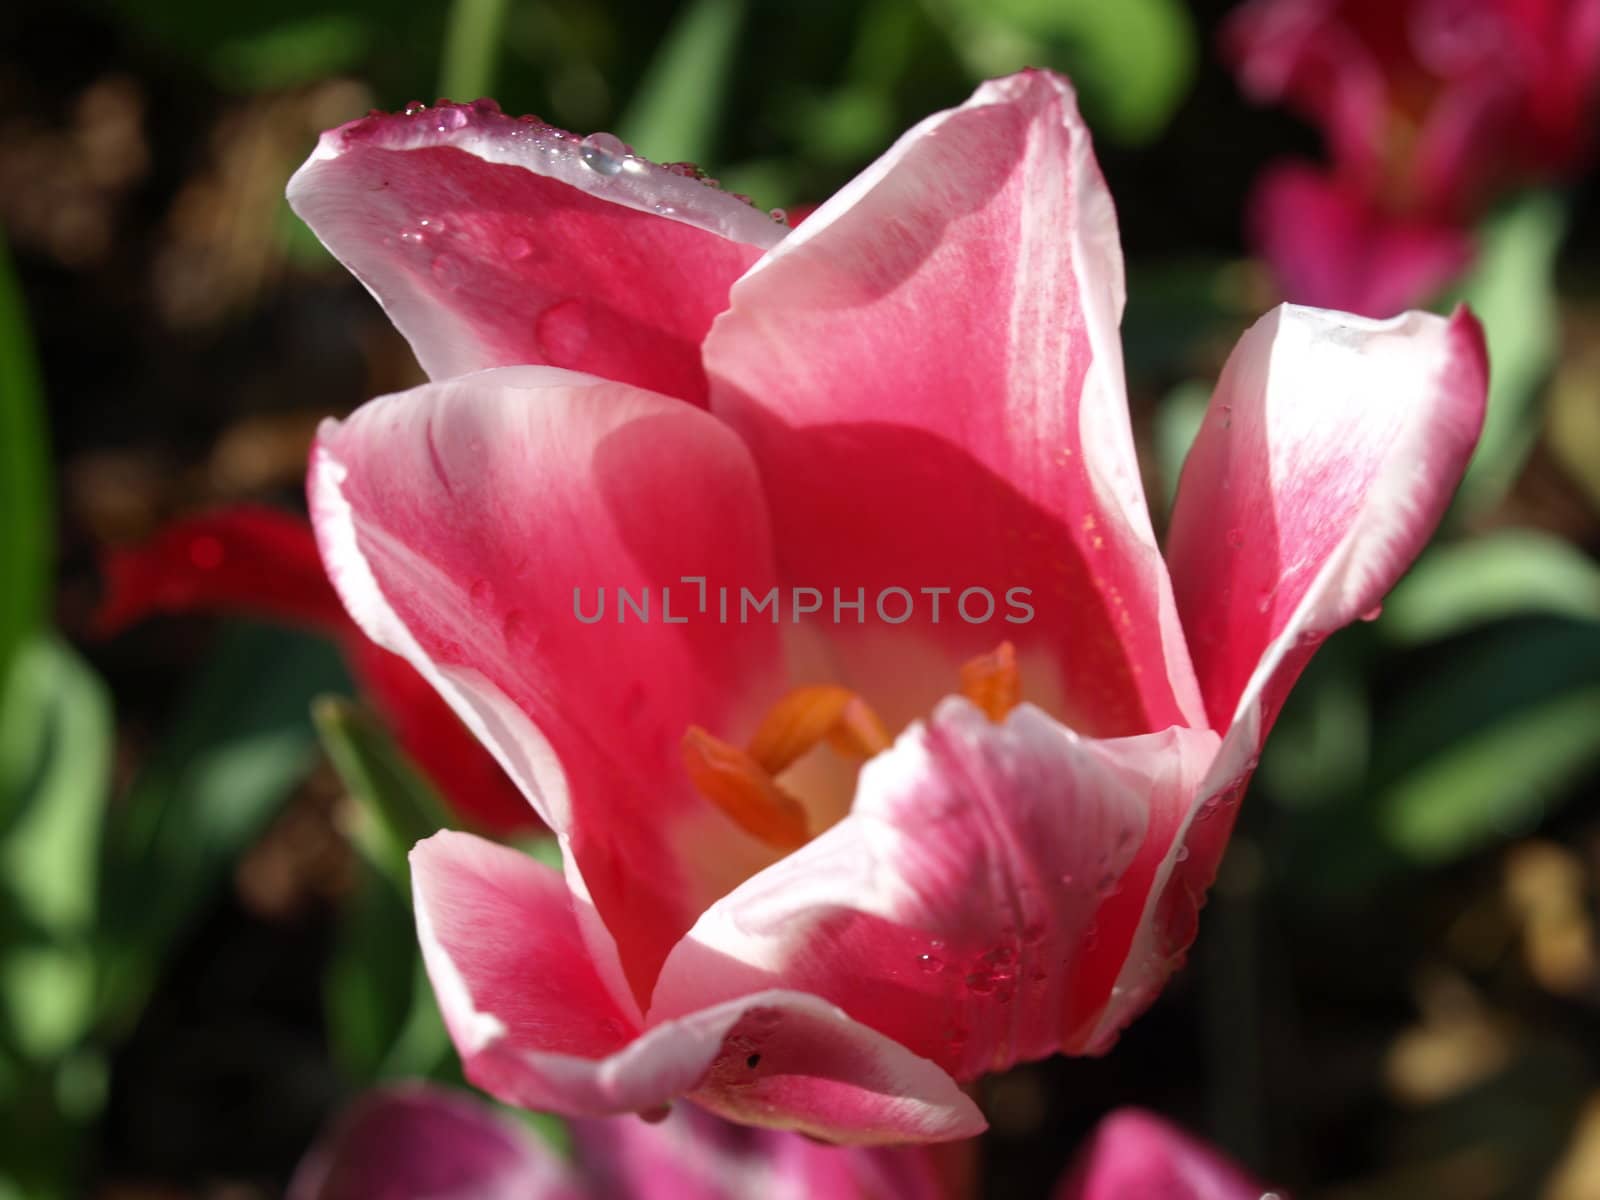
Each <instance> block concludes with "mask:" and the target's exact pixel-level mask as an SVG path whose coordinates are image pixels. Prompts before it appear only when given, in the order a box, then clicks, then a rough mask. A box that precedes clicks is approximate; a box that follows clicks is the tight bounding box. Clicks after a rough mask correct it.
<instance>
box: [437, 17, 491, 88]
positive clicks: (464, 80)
mask: <svg viewBox="0 0 1600 1200" xmlns="http://www.w3.org/2000/svg"><path fill="white" fill-rule="evenodd" d="M506 7H507V0H453V3H452V4H451V5H450V16H449V21H448V23H447V24H446V26H445V34H444V62H443V63H442V64H441V66H440V68H439V94H440V95H441V96H448V97H450V98H451V99H452V100H463V101H464V100H476V99H478V98H479V97H480V96H487V95H489V94H490V93H491V92H492V91H494V82H495V69H496V67H497V66H498V65H499V62H500V47H501V44H502V42H503V41H504V30H505V23H506Z"/></svg>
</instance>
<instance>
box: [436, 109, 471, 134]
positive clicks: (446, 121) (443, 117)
mask: <svg viewBox="0 0 1600 1200" xmlns="http://www.w3.org/2000/svg"><path fill="white" fill-rule="evenodd" d="M466 123H467V114H466V113H465V112H464V111H463V110H462V109H459V108H443V109H440V110H439V132H440V133H449V132H450V131H451V130H452V129H460V128H461V127H462V126H463V125H465V124H466Z"/></svg>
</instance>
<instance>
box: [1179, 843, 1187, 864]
mask: <svg viewBox="0 0 1600 1200" xmlns="http://www.w3.org/2000/svg"><path fill="white" fill-rule="evenodd" d="M1176 861H1178V862H1188V861H1189V847H1187V846H1179V847H1178V854H1177V860H1176Z"/></svg>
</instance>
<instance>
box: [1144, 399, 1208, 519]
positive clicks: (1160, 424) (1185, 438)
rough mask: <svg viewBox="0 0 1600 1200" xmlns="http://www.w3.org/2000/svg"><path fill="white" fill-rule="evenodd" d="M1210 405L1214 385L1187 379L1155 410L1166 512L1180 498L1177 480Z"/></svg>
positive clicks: (1156, 441) (1158, 453)
mask: <svg viewBox="0 0 1600 1200" xmlns="http://www.w3.org/2000/svg"><path fill="white" fill-rule="evenodd" d="M1210 403H1211V384H1209V383H1207V382H1205V381H1204V380H1200V379H1190V380H1185V381H1184V382H1183V383H1180V384H1179V385H1178V386H1177V387H1175V388H1173V389H1172V390H1171V391H1170V392H1168V393H1167V395H1166V396H1165V398H1164V399H1163V400H1162V402H1161V406H1160V407H1159V408H1158V409H1156V429H1155V435H1156V436H1155V450H1156V463H1157V465H1158V466H1159V467H1160V469H1161V486H1162V492H1163V499H1164V500H1165V502H1166V506H1167V511H1168V512H1171V511H1172V503H1173V501H1174V500H1176V499H1177V497H1178V480H1179V479H1180V478H1181V477H1182V475H1183V463H1184V460H1185V459H1186V458H1188V457H1189V447H1190V446H1192V445H1194V439H1195V437H1196V436H1197V435H1198V434H1199V432H1200V426H1201V425H1202V424H1204V423H1205V419H1206V408H1207V406H1209V405H1210Z"/></svg>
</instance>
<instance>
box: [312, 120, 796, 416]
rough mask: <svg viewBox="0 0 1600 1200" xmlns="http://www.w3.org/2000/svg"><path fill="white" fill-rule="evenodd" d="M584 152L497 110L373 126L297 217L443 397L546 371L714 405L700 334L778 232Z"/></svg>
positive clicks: (651, 172) (667, 173) (746, 212)
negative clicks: (357, 284) (511, 373)
mask: <svg viewBox="0 0 1600 1200" xmlns="http://www.w3.org/2000/svg"><path fill="white" fill-rule="evenodd" d="M587 144H588V143H584V142H581V141H580V140H579V139H578V138H576V137H574V136H573V135H571V134H567V133H563V132H562V131H560V130H557V129H552V128H551V127H550V126H548V125H545V124H542V123H541V122H538V121H536V120H533V119H532V118H526V119H523V120H516V119H514V118H511V117H508V116H505V115H504V114H502V113H501V112H500V111H499V109H498V108H497V107H495V106H494V104H493V102H492V101H483V100H480V101H478V102H477V103H475V104H471V105H465V104H441V105H439V106H437V107H434V108H428V109H423V110H420V111H417V112H415V113H412V114H410V115H395V116H384V115H381V114H375V115H373V116H370V117H365V118H363V119H362V120H359V121H353V122H351V123H350V124H348V125H344V126H341V127H340V128H338V129H334V130H331V131H329V132H328V133H326V134H324V135H323V137H322V141H321V142H320V143H319V144H318V146H317V149H316V151H315V152H314V153H313V154H312V156H311V158H310V159H309V160H308V161H307V162H306V164H305V165H304V166H303V167H301V168H300V170H299V172H298V173H297V174H296V175H295V176H294V178H293V179H292V180H290V182H289V203H290V205H291V206H292V207H293V208H294V210H295V212H297V213H298V214H299V215H300V216H301V218H302V219H303V220H304V221H305V222H306V223H307V224H308V225H310V226H311V228H312V229H313V230H314V231H315V232H316V234H317V236H318V237H319V238H321V239H322V241H323V242H324V244H326V245H327V246H328V248H329V249H330V250H332V251H333V253H334V255H335V256H336V257H338V259H339V260H340V261H341V262H343V263H344V264H345V265H346V266H347V267H349V268H350V270H351V271H353V272H354V273H355V274H356V276H357V277H359V278H360V279H361V281H362V282H363V283H365V284H366V285H367V287H368V288H369V289H371V291H372V293H373V295H375V296H376V297H377V298H378V300H379V302H380V303H382V304H383V306H384V309H385V310H386V311H387V312H388V313H389V315H390V317H391V318H392V319H393V320H394V323H395V324H396V325H397V326H398V327H399V328H400V331H401V332H402V333H404V334H405V335H406V337H407V338H408V339H409V340H410V342H411V345H412V348H413V349H414V350H415V351H416V353H417V358H418V360H419V361H420V362H421V363H422V367H423V369H424V370H425V371H427V372H428V374H429V375H430V376H431V377H432V378H434V379H444V378H448V377H449V376H452V375H461V374H465V373H466V372H468V371H475V370H478V369H480V368H483V367H497V366H510V365H514V364H517V363H548V364H550V365H552V366H558V367H571V368H573V369H575V370H582V371H589V372H592V373H594V374H597V375H602V376H605V377H607V378H610V379H617V380H621V381H623V382H626V383H634V384H638V385H640V386H641V387H649V388H653V389H655V390H656V391H661V392H666V393H668V394H670V395H674V396H679V397H682V398H684V399H688V400H694V401H696V402H702V401H703V400H704V397H705V375H704V372H703V371H702V369H701V366H700V343H701V341H702V339H703V338H704V337H705V333H706V330H707V329H708V328H709V327H710V325H711V320H712V318H713V317H715V316H716V315H717V313H719V312H721V311H722V310H723V308H725V307H726V305H727V297H728V287H729V285H730V284H731V283H732V282H733V281H734V280H735V279H737V278H738V277H739V275H740V274H742V273H743V271H744V270H745V268H746V267H748V266H749V265H750V264H751V263H752V262H754V261H755V260H756V258H757V257H759V255H760V253H761V251H763V250H765V249H766V248H768V247H769V246H772V245H775V244H776V243H777V242H778V240H779V239H780V238H781V237H782V236H783V234H784V232H785V230H784V227H783V226H782V225H780V224H778V223H777V222H776V221H773V220H772V219H771V218H769V217H768V216H766V215H765V214H764V213H761V212H759V211H758V210H756V209H754V208H752V207H751V206H750V205H749V204H746V203H745V202H743V201H741V200H738V199H735V198H734V197H732V196H730V195H728V194H726V193H723V192H720V191H718V190H717V189H716V188H714V187H710V186H707V185H706V184H702V183H700V182H698V181H696V180H695V179H694V178H692V172H690V173H689V174H688V175H685V174H678V173H675V172H674V171H672V170H668V169H667V168H665V167H659V166H656V165H654V164H653V163H648V162H646V161H645V160H644V159H641V158H635V157H632V156H628V157H626V158H622V157H618V156H611V155H603V156H601V157H596V156H595V154H594V152H593V151H592V150H591V152H590V153H589V155H588V161H590V162H595V163H598V164H601V166H602V167H603V168H604V169H595V168H594V167H591V166H589V165H586V160H585V153H584V150H583V147H584V146H585V145H587ZM613 168H615V169H614V170H613Z"/></svg>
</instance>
